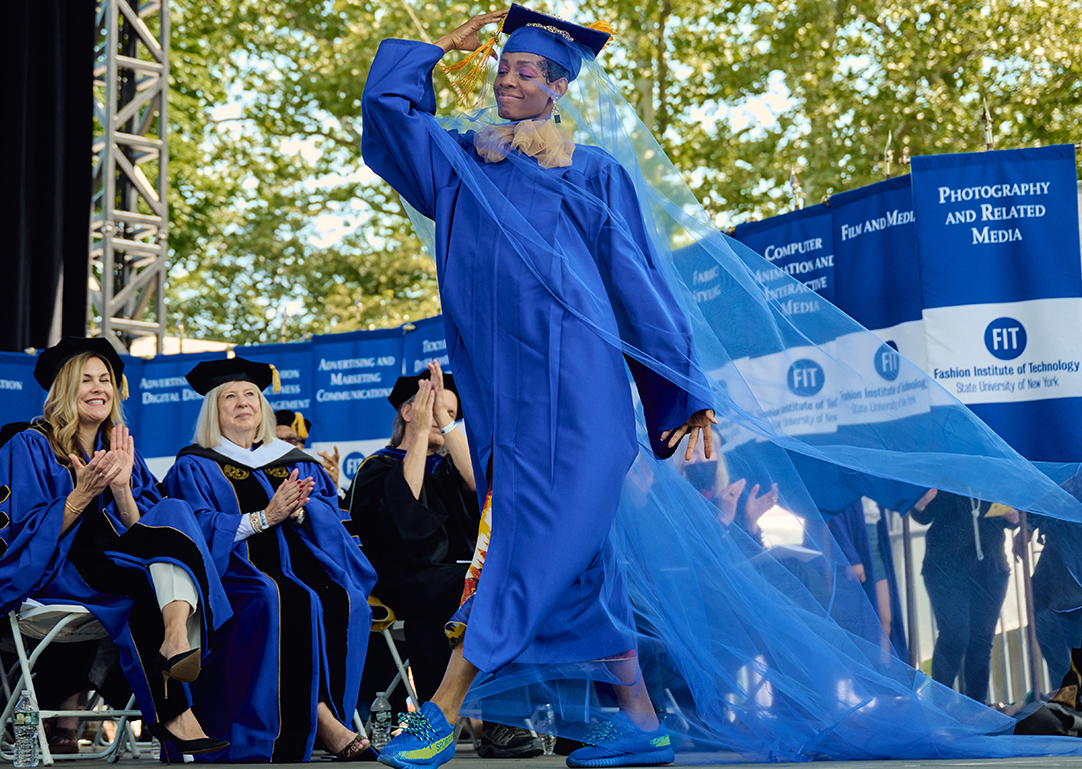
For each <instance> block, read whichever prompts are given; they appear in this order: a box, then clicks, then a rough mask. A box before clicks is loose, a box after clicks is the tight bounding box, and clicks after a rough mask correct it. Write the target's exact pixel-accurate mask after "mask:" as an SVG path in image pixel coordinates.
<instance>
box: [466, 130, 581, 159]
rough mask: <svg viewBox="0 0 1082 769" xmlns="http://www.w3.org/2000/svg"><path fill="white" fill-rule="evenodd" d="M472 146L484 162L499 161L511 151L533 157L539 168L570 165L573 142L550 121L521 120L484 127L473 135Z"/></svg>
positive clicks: (568, 134) (566, 132)
mask: <svg viewBox="0 0 1082 769" xmlns="http://www.w3.org/2000/svg"><path fill="white" fill-rule="evenodd" d="M473 146H474V147H475V148H476V149H477V154H478V155H480V156H481V157H482V158H483V159H484V161H485V162H486V163H499V162H500V161H501V160H503V159H504V158H506V157H507V156H508V155H509V154H510V152H511V150H518V151H519V152H521V153H522V154H524V155H529V156H530V157H532V158H534V159H536V160H537V164H538V165H539V166H541V167H542V168H566V167H568V166H570V165H571V154H572V153H573V152H574V151H575V142H574V140H573V139H572V138H571V132H570V131H568V130H566V129H563V128H559V127H558V126H557V125H556V124H555V123H554V122H553V121H552V120H523V121H520V122H518V123H503V124H501V125H492V126H486V127H485V128H482V129H481V130H479V131H477V132H476V133H475V134H474V135H473Z"/></svg>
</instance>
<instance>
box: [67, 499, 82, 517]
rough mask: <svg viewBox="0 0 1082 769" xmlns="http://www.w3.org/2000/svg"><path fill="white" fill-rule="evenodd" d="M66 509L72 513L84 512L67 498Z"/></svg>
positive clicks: (79, 513) (80, 513)
mask: <svg viewBox="0 0 1082 769" xmlns="http://www.w3.org/2000/svg"><path fill="white" fill-rule="evenodd" d="M64 509H65V510H67V511H68V512H69V513H71V514H72V515H82V514H83V511H82V510H80V509H79V508H77V507H76V506H75V505H73V504H72V503H71V502H69V501H68V500H66V499H65V500H64Z"/></svg>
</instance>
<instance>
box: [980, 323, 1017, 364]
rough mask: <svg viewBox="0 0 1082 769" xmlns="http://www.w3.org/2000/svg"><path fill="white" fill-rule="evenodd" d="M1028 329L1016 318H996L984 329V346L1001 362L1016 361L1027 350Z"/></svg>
mask: <svg viewBox="0 0 1082 769" xmlns="http://www.w3.org/2000/svg"><path fill="white" fill-rule="evenodd" d="M1026 341H1027V340H1026V329H1025V327H1024V326H1023V325H1022V324H1021V323H1019V322H1018V321H1017V320H1015V319H1014V318H996V319H995V320H993V321H992V322H991V323H989V324H988V327H987V328H985V329H984V346H985V347H986V348H988V352H990V353H992V355H994V356H995V357H997V358H999V359H1000V360H1014V359H1015V358H1017V357H1018V356H1019V355H1021V354H1022V353H1023V352H1024V351H1025V349H1026Z"/></svg>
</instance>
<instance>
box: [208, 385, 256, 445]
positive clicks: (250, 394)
mask: <svg viewBox="0 0 1082 769" xmlns="http://www.w3.org/2000/svg"><path fill="white" fill-rule="evenodd" d="M262 420H263V405H262V403H261V401H260V398H259V388H257V387H256V386H255V385H254V384H252V383H251V382H230V383H229V384H228V385H226V386H225V387H224V388H223V389H222V391H221V392H220V393H219V394H218V426H219V428H220V429H221V431H222V435H223V436H224V437H225V438H227V439H229V440H230V441H232V442H233V443H235V444H237V445H238V446H240V447H242V448H246V449H247V448H250V447H251V445H252V443H253V442H254V441H255V436H256V433H258V432H259V425H260V423H261V422H262Z"/></svg>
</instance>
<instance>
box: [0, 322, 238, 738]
mask: <svg viewBox="0 0 1082 769" xmlns="http://www.w3.org/2000/svg"><path fill="white" fill-rule="evenodd" d="M123 374H124V362H123V360H122V359H121V358H120V356H119V355H117V353H116V351H115V350H114V349H113V347H112V345H110V343H109V342H108V341H107V340H106V339H104V338H101V337H97V338H92V339H84V338H78V337H66V338H64V339H62V340H61V341H60V342H59V343H58V344H57V345H55V346H53V347H50V348H49V349H47V350H45V351H44V352H42V353H41V355H40V356H38V361H37V365H36V366H35V368H34V378H35V379H37V381H38V383H39V384H40V385H41V386H42V387H43V388H44V389H45V390H47V391H48V395H47V396H46V399H45V405H44V407H43V416H42V417H41V418H40V419H37V420H35V421H34V422H33V423H32V424H31V426H30V427H29V428H27V429H25V430H23V431H22V432H19V433H18V434H16V435H14V436H13V437H12V438H11V439H10V440H9V441H8V443H7V444H6V445H5V446H4V447H3V449H0V553H2V558H0V614H7V613H8V612H9V611H11V610H12V609H17V608H18V607H19V605H20V604H21V603H22V601H23V600H25V599H27V598H34V599H36V600H38V601H40V602H42V603H45V604H50V603H77V604H81V605H83V606H85V607H86V608H87V609H89V610H90V612H91V613H92V614H93V615H94V617H95V618H96V619H97V620H98V621H99V622H101V624H102V625H103V626H104V628H105V629H106V631H107V632H108V633H109V636H110V638H111V639H112V641H113V643H115V644H116V646H117V647H118V648H119V650H120V664H121V666H122V668H123V671H124V675H125V677H126V679H127V681H128V684H129V685H130V686H131V688H132V691H133V692H134V693H135V697H136V701H137V703H138V706H139V709H140V710H141V711H142V713H143V720H144V723H146V724H147V726H148V727H149V729H150V731H151V732H152V733H153V734H154V735H155V736H156V737H158V739H159V740H160V741H161V743H162V744H163V746H164V747H165V748H166V749H167V750H169V751H171V752H173V753H174V754H176V753H184V754H203V753H212V752H216V751H221V750H222V749H224V748H226V747H228V746H229V743H228V742H226V741H224V740H221V739H215V738H212V737H208V736H207V733H206V732H205V731H204V730H203V725H202V724H201V723H200V720H199V719H197V718H196V716H195V714H194V713H193V712H192V707H191V700H190V699H189V694H188V688H187V684H189V683H191V682H193V681H195V680H196V678H197V677H198V676H199V674H200V670H201V667H202V665H201V662H202V659H203V658H204V657H205V656H206V655H207V654H208V652H209V650H210V648H212V646H213V644H214V642H215V633H216V631H218V630H219V629H220V628H221V627H222V626H223V624H224V623H225V622H226V621H227V620H228V619H229V618H230V616H231V611H230V608H229V603H228V600H227V599H226V596H225V592H224V591H223V590H222V585H221V582H220V581H219V579H218V575H217V572H216V571H215V569H214V566H213V562H212V559H211V555H210V553H209V552H208V550H207V545H206V542H205V541H204V537H203V532H202V531H201V529H200V527H199V525H198V523H197V522H196V520H195V517H194V516H193V514H192V509H191V507H189V506H188V505H187V504H185V503H184V502H182V501H180V500H176V499H165V498H163V495H162V494H161V492H160V490H159V484H158V482H157V481H156V480H155V478H154V476H153V475H152V474H151V473H150V471H149V470H148V469H147V466H146V463H145V462H144V461H143V459H142V457H141V456H139V454H138V453H137V452H136V450H135V441H134V440H133V438H132V437H131V435H130V434H129V433H128V429H127V427H125V425H124V419H123V414H122V411H121V408H120V402H121V400H122V399H123V398H124V397H126V395H127V383H126V380H125V379H124V376H123ZM68 693H70V691H69V692H68ZM203 718H206V716H205V715H204V716H203ZM212 731H213V729H212Z"/></svg>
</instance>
